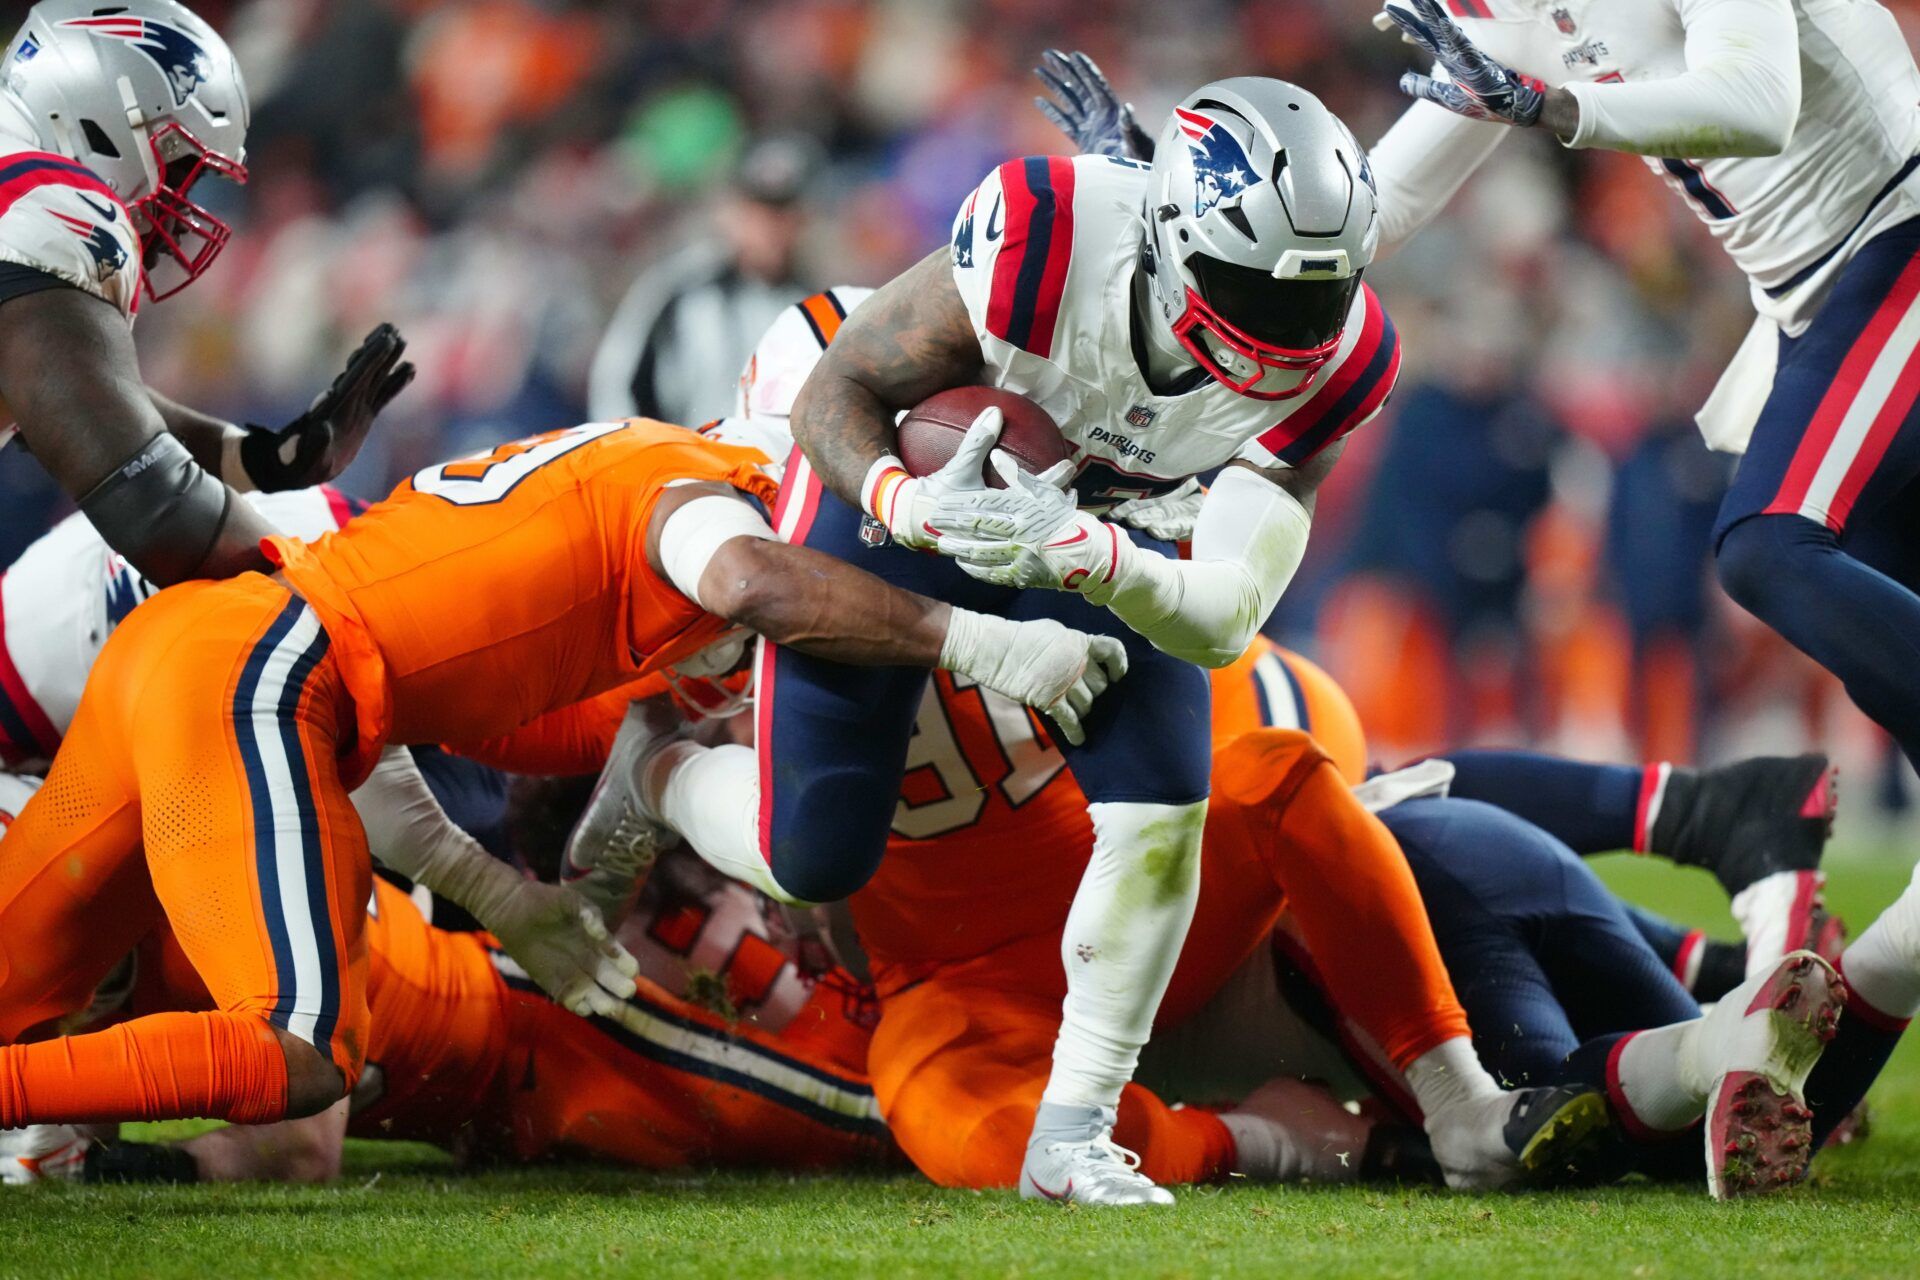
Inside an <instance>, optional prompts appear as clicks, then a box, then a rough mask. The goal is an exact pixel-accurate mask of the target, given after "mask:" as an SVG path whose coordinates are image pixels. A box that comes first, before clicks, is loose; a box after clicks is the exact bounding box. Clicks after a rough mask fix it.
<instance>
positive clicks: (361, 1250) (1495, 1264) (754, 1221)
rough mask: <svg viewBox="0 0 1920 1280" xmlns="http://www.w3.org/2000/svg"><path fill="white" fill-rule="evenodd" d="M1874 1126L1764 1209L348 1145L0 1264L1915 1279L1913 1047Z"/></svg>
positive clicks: (1845, 871)
mask: <svg viewBox="0 0 1920 1280" xmlns="http://www.w3.org/2000/svg"><path fill="white" fill-rule="evenodd" d="M1605 872H1606V874H1607V876H1608V878H1609V879H1610V880H1612V881H1613V882H1614V883H1615V884H1616V885H1619V886H1620V887H1621V888H1622V889H1623V891H1625V892H1627V893H1629V894H1630V895H1632V896H1635V897H1638V898H1641V899H1642V900H1646V901H1657V902H1658V903H1659V904H1660V905H1661V907H1662V908H1663V909H1664V910H1666V911H1668V912H1669V913H1670V914H1674V915H1677V916H1682V917H1685V918H1688V919H1692V920H1695V921H1697V922H1699V923H1701V924H1703V925H1707V926H1709V927H1716V928H1717V929H1718V931H1720V932H1722V933H1726V932H1728V931H1729V926H1728V924H1727V921H1726V914H1725V909H1724V905H1723V901H1724V900H1723V899H1722V898H1721V896H1720V894H1719V891H1718V889H1717V888H1715V887H1714V886H1713V885H1712V883H1711V882H1710V881H1708V880H1706V878H1705V877H1704V876H1700V875H1697V874H1692V873H1681V872H1674V871H1670V870H1668V869H1666V868H1664V867H1661V866H1659V865H1655V864H1650V863H1644V862H1638V861H1632V860H1616V861H1614V862H1612V863H1611V864H1610V865H1608V866H1607V867H1606V868H1605ZM1904 879H1905V871H1904V869H1903V865H1902V864H1901V863H1899V862H1897V861H1894V860H1891V859H1888V860H1872V859H1866V858H1860V857H1856V858H1836V859H1835V860H1834V870H1833V880H1834V883H1833V885H1832V886H1831V889H1830V892H1829V899H1830V901H1832V903H1833V904H1834V905H1835V906H1836V907H1837V908H1838V909H1840V910H1841V911H1843V912H1844V913H1846V914H1847V915H1848V916H1849V918H1850V919H1853V920H1855V921H1857V922H1864V921H1866V920H1870V919H1871V918H1872V917H1873V915H1874V914H1875V913H1876V912H1877V911H1878V910H1879V908H1880V906H1881V905H1883V904H1884V903H1885V902H1887V901H1890V900H1891V899H1892V897H1893V896H1894V895H1895V894H1896V893H1897V892H1898V891H1899V889H1900V888H1901V886H1902V884H1903V883H1904ZM1873 1102H1874V1107H1875V1114H1874V1131H1873V1134H1872V1136H1871V1138H1870V1139H1869V1140H1868V1141H1867V1142H1865V1143H1863V1144H1861V1145H1859V1146H1856V1147H1853V1148H1849V1149H1846V1150H1842V1151H1837V1152H1829V1153H1827V1154H1825V1155H1823V1156H1822V1157H1821V1158H1820V1160H1819V1162H1818V1163H1817V1164H1816V1166H1815V1173H1814V1177H1813V1179H1812V1181H1811V1183H1810V1184H1809V1185H1808V1186H1806V1187H1803V1188H1801V1189H1799V1190H1798V1191H1796V1192H1793V1193H1791V1194H1788V1195H1785V1196H1781V1197H1778V1198H1775V1199H1772V1200H1766V1201H1759V1202H1750V1203H1744V1204H1734V1205H1715V1204H1712V1203H1710V1202H1709V1201H1708V1200H1707V1199H1706V1197H1705V1194H1704V1191H1699V1190H1693V1189H1667V1188H1651V1187H1644V1186H1626V1187H1620V1188H1614V1189H1610V1190H1607V1191H1604V1192H1572V1193H1562V1194H1544V1193H1543V1194H1534V1195H1521V1196H1485V1197H1474V1196H1448V1195H1443V1194H1433V1193H1426V1192H1412V1193H1409V1192H1403V1191H1381V1190H1350V1191H1339V1190H1324V1189H1288V1188H1273V1187H1254V1186H1245V1185H1236V1186H1228V1187H1222V1188H1209V1189H1189V1190H1187V1191H1185V1192H1184V1193H1183V1194H1182V1196H1181V1201H1180V1204H1179V1205H1178V1206H1177V1207H1176V1208H1175V1209H1173V1210H1172V1211H1170V1212H1161V1213H1142V1212H1132V1213H1115V1212H1109V1213H1099V1212H1091V1211H1075V1210H1066V1211H1062V1210H1059V1209H1056V1208H1054V1207H1052V1206H1045V1205H1033V1204H1023V1203H1021V1202H1019V1201H1017V1200H1015V1199H1014V1198H1013V1197H1012V1196H1011V1195H1010V1194H1004V1193H972V1192H951V1191H942V1190H938V1189H936V1188H933V1187H929V1186H927V1185H925V1184H924V1183H920V1182H918V1181H916V1180H914V1179H911V1178H905V1177H893V1178H877V1177H868V1178H851V1179H827V1178H820V1179H807V1178H783V1177H754V1176H739V1175H698V1176H692V1175H681V1176H671V1177H669V1176H644V1175H635V1174H629V1173H623V1172H619V1171H611V1170H592V1169H556V1168H548V1169H539V1170H526V1171H512V1172H487V1173H472V1174H469V1173H463V1172H461V1171H459V1170H457V1169H455V1168H454V1167H453V1166H452V1164H451V1163H450V1162H449V1161H448V1160H447V1159H446V1158H445V1157H443V1156H441V1155H440V1154H439V1153H437V1152H434V1151H431V1150H428V1149H425V1148H421V1147H417V1146H408V1145H401V1144H380V1143H354V1144H352V1145H351V1148H350V1150H349V1153H348V1169H347V1176H346V1178H345V1179H344V1180H343V1181H342V1182H341V1183H340V1184H339V1185H337V1186H334V1187H329V1188H323V1189H312V1188H302V1189H291V1188H275V1187H186V1188H178V1189H131V1188H126V1189H120V1188H74V1187H40V1188H33V1189H29V1190H26V1191H19V1192H10V1193H7V1194H3V1195H0V1275H31V1276H34V1277H49V1276H69V1275H71V1276H81V1277H87V1278H88V1280H93V1278H96V1277H107V1276H120V1275H182V1276H184V1275H194V1276H204V1275H218V1276H230V1277H245V1278H247V1280H253V1278H255V1277H269V1276H283V1275H285V1276H293V1275H301V1276H341V1275H381V1276H445V1275H483V1276H488V1277H506V1276H520V1275H547V1276H564V1277H576V1276H599V1275H645V1276H649V1277H652V1276H681V1275H715V1276H740V1277H758V1276H801V1275H848V1276H884V1277H888V1278H889V1280H893V1278H897V1277H905V1276H920V1275H967V1276H979V1275H1059V1276H1072V1277H1093V1276H1109V1275H1111V1276H1143V1275H1144V1276H1213V1275H1226V1274H1245V1275H1259V1276H1282V1277H1286V1278H1287V1280H1293V1278H1294V1277H1307V1276H1323V1275H1351V1276H1406V1277H1416V1278H1418V1280H1434V1278H1436V1277H1448V1276H1472V1277H1481V1276H1497V1277H1500V1280H1521V1278H1522V1277H1528V1276H1603V1275H1604V1276H1631V1277H1642V1276H1645V1277H1669V1276H1670V1277H1680V1278H1682V1280H1705V1278H1707V1277H1714V1276H1730V1277H1740V1278H1741V1280H1749V1278H1752V1277H1762V1276H1773V1275H1792V1274H1805V1275H1819V1276H1822V1277H1845V1276H1912V1275H1914V1274H1916V1273H1920V1210H1916V1207H1915V1206H1916V1204H1920V1046H1916V1044H1915V1043H1908V1044H1906V1045H1904V1046H1903V1047H1902V1049H1901V1052H1900V1053H1899V1055H1898V1056H1897V1057H1896V1058H1895V1059H1894V1063H1893V1065H1892V1067H1891V1068H1890V1070H1889V1072H1888V1074H1887V1076H1886V1077H1885V1078H1883V1079H1882V1081H1881V1083H1880V1086H1879V1088H1878V1089H1877V1090H1876V1091H1875V1093H1874V1097H1873Z"/></svg>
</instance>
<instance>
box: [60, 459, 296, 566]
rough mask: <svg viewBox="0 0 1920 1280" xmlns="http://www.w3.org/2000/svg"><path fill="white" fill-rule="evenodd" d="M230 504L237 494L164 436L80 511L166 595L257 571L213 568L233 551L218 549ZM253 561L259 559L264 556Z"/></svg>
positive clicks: (96, 490) (114, 474)
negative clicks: (195, 582) (201, 581)
mask: <svg viewBox="0 0 1920 1280" xmlns="http://www.w3.org/2000/svg"><path fill="white" fill-rule="evenodd" d="M232 500H233V493H232V491H231V490H229V489H228V488H227V486H226V485H224V484H222V483H220V481H218V480H216V479H214V478H213V477H212V476H210V475H208V474H207V473H206V471H204V470H202V469H201V466H200V464H199V463H197V462H195V461H194V460H193V455H192V454H190V453H188V452H187V447H186V446H185V445H183V444H181V443H180V441H179V440H178V438H176V437H174V436H172V435H168V434H166V433H165V432H162V433H161V434H159V435H157V436H155V437H153V439H151V440H149V441H147V442H146V444H144V445H142V446H141V447H140V449H139V450H138V451H137V452H136V453H134V455H133V456H132V457H130V458H128V459H127V460H126V461H124V462H122V463H121V464H120V465H119V466H117V467H115V468H114V469H113V470H112V471H110V472H108V473H107V477H106V479H104V480H102V481H101V482H100V483H99V484H96V485H95V486H93V488H92V489H91V490H89V491H88V492H87V494H86V496H85V497H83V498H81V499H80V510H81V511H83V512H85V513H86V517H87V519H88V520H89V521H91V522H92V523H93V527H94V529H95V530H97V531H98V532H99V534H100V536H101V537H102V538H104V539H106V542H107V545H108V546H110V547H112V548H113V549H114V550H115V551H118V552H119V553H120V554H121V555H123V556H125V557H126V558H127V562H128V563H129V564H131V565H132V566H133V567H134V568H136V569H138V570H139V571H140V574H141V576H142V577H144V578H146V579H147V581H149V582H152V583H155V584H156V585H158V586H162V587H166V586H172V585H173V584H174V583H176V582H186V581H188V580H189V579H192V578H205V577H209V576H223V575H224V574H226V573H232V572H238V571H239V570H240V569H241V568H249V567H252V566H250V565H246V564H244V562H235V563H230V564H225V565H223V567H221V568H220V569H217V570H216V569H214V568H210V567H209V566H210V565H211V563H212V562H213V561H214V560H215V559H216V549H219V550H220V551H222V552H228V551H230V550H231V549H230V548H220V542H221V538H222V534H223V533H224V532H225V530H226V526H227V504H228V503H229V502H231V501H232ZM253 554H254V555H255V556H256V557H257V556H259V554H260V552H259V548H257V547H255V548H253ZM218 559H220V560H221V561H231V560H234V557H232V556H230V555H228V554H222V555H220V556H218ZM260 563H261V564H264V563H265V560H264V559H262V560H261V561H260Z"/></svg>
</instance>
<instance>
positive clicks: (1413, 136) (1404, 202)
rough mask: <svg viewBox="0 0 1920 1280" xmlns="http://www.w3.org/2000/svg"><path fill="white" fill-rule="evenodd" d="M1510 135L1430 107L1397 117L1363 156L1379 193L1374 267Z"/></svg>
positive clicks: (1444, 203) (1502, 127) (1418, 107)
mask: <svg viewBox="0 0 1920 1280" xmlns="http://www.w3.org/2000/svg"><path fill="white" fill-rule="evenodd" d="M1511 132H1512V129H1510V128H1509V127H1508V126H1506V125H1504V124H1494V123H1491V122H1489V121H1485V120H1469V119H1467V118H1466V117H1465V116H1460V115H1456V114H1454V113H1453V112H1451V111H1449V110H1447V109H1446V108H1445V107H1442V106H1439V105H1437V104H1435V103H1432V102H1416V103H1414V104H1413V105H1412V106H1411V107H1409V108H1407V110H1406V111H1404V112H1402V113H1401V115H1400V118H1399V119H1398V120H1396V121H1394V123H1393V127H1392V128H1391V129H1388V130H1387V132H1386V133H1385V134H1384V135H1383V136H1382V137H1381V139H1380V141H1378V142H1376V143H1374V144H1373V149H1372V150H1371V151H1369V152H1368V153H1367V163H1368V165H1369V166H1371V168H1372V169H1373V181H1374V185H1375V187H1376V188H1378V190H1379V192H1380V248H1379V250H1378V252H1376V253H1375V254H1374V261H1376V262H1378V261H1379V260H1380V259H1382V258H1384V257H1386V256H1387V255H1388V254H1390V253H1392V252H1393V251H1394V250H1396V249H1398V248H1399V247H1400V246H1401V245H1403V244H1405V243H1406V242H1407V240H1408V239H1409V238H1411V237H1412V235H1413V233H1414V232H1416V231H1418V230H1420V228H1422V227H1424V226H1426V225H1427V224H1428V223H1429V222H1431V221H1433V219H1434V218H1435V217H1436V216H1437V215H1438V214H1439V212H1440V211H1441V210H1442V209H1444V208H1446V206H1447V202H1448V201H1449V200H1451V199H1453V197H1454V194H1455V193H1456V192H1458V191H1459V190H1460V188H1461V186H1462V185H1463V184H1464V183H1465V182H1466V180H1467V179H1468V178H1469V177H1471V176H1472V175H1473V171H1474V170H1475V169H1477V168H1479V167H1480V165H1481V164H1482V163H1483V162H1484V161H1485V160H1486V158H1487V157H1488V156H1490V155H1492V154H1493V149H1494V148H1495V147H1497V146H1499V145H1500V140H1501V139H1502V138H1505V137H1506V136H1507V135H1508V134H1509V133H1511Z"/></svg>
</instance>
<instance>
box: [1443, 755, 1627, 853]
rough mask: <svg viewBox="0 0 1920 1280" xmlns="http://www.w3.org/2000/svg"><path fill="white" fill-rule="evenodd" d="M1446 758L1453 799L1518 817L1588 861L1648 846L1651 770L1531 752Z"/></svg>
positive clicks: (1448, 756) (1449, 756) (1450, 792)
mask: <svg viewBox="0 0 1920 1280" xmlns="http://www.w3.org/2000/svg"><path fill="white" fill-rule="evenodd" d="M1446 759H1447V760H1448V761H1449V762H1451V763H1452V765H1453V768H1454V775H1453V787H1452V789H1451V790H1450V791H1449V794H1450V795H1455V796H1459V797H1461V798H1462V799H1465V800H1484V801H1486V802H1487V803H1488V804H1491V805H1497V806H1498V807H1500V808H1502V809H1505V810H1506V811H1507V812H1508V813H1512V814H1517V815H1518V816H1520V817H1522V818H1525V819H1526V820H1527V821H1528V822H1531V823H1533V824H1534V825H1535V826H1537V827H1543V828H1545V829H1546V830H1547V831H1549V832H1551V833H1552V834H1553V835H1555V836H1557V837H1559V838H1560V840H1561V841H1562V842H1564V843H1565V844H1567V845H1568V846H1569V847H1571V848H1572V849H1573V851H1574V852H1575V853H1577V854H1580V855H1581V856H1582V857H1585V856H1587V855H1588V854H1594V853H1612V852H1613V851H1615V850H1616V849H1633V848H1638V847H1642V843H1641V842H1640V841H1639V840H1638V835H1639V831H1638V824H1639V820H1640V816H1641V815H1640V791H1641V783H1642V782H1643V780H1644V779H1645V777H1646V772H1647V771H1646V770H1645V769H1642V768H1639V767H1637V766H1632V765H1617V764H1585V763H1583V762H1581V761H1578V760H1562V759H1560V758H1559V757H1557V756H1546V755H1537V754H1535V753H1533V752H1531V751H1455V752H1449V753H1448V754H1447V756H1446Z"/></svg>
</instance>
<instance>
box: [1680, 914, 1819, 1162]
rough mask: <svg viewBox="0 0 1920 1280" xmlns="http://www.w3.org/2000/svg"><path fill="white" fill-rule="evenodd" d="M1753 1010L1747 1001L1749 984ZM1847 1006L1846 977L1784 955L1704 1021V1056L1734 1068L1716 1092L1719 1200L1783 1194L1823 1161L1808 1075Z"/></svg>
mask: <svg viewBox="0 0 1920 1280" xmlns="http://www.w3.org/2000/svg"><path fill="white" fill-rule="evenodd" d="M1754 988H1757V989H1755V990H1754V992H1753V995H1752V997H1751V998H1750V999H1748V1000H1746V1002H1745V1008H1744V1009H1741V1008H1740V1007H1739V1006H1738V1003H1737V1002H1738V1001H1739V1000H1740V998H1741V996H1742V995H1744V993H1745V992H1746V991H1748V990H1749V989H1754ZM1845 1003H1846V997H1845V992H1844V988H1843V987H1842V985H1841V982H1840V976H1839V974H1837V973H1835V972H1834V969H1833V966H1832V965H1830V964H1828V963H1827V962H1826V961H1825V960H1822V959H1821V958H1820V957H1818V956H1816V955H1814V954H1812V953H1811V952H1807V951H1800V952H1795V953H1794V954H1792V955H1789V956H1786V957H1785V958H1783V959H1782V960H1780V961H1779V962H1778V963H1777V964H1776V965H1775V966H1774V968H1773V970H1772V972H1771V973H1769V974H1766V975H1763V976H1762V977H1760V978H1757V979H1754V980H1751V981H1750V982H1749V983H1747V984H1745V985H1743V986H1742V987H1741V989H1740V990H1739V991H1737V992H1735V993H1734V994H1733V995H1732V996H1730V997H1729V998H1728V999H1727V1000H1725V1001H1722V1002H1721V1003H1720V1004H1719V1005H1717V1006H1715V1007H1714V1009H1713V1010H1712V1011H1711V1012H1709V1013H1708V1014H1707V1015H1706V1017H1704V1018H1702V1019H1701V1030H1702V1032H1703V1033H1712V1039H1711V1041H1710V1042H1705V1043H1702V1044H1700V1046H1699V1048H1698V1049H1697V1051H1696V1053H1697V1059H1702V1060H1704V1059H1718V1060H1719V1061H1718V1065H1720V1066H1722V1067H1724V1068H1725V1069H1724V1070H1721V1071H1720V1072H1719V1073H1718V1075H1717V1076H1716V1077H1715V1079H1714V1080H1713V1084H1712V1088H1711V1090H1710V1091H1709V1093H1708V1095H1707V1117H1706V1149H1707V1151H1706V1154H1707V1189H1708V1190H1709V1191H1710V1192H1711V1193H1712V1195H1713V1198H1714V1199H1716V1200H1726V1199H1730V1198H1732V1197H1734V1196H1748V1195H1762V1194H1765V1193H1767V1192H1770V1191H1779V1190H1782V1189H1784V1188H1786V1187H1790V1186H1792V1185H1794V1184H1795V1183H1797V1182H1799V1181H1800V1180H1801V1179H1802V1178H1804V1177H1805V1176H1806V1173H1807V1165H1808V1163H1809V1162H1810V1161H1811V1160H1812V1159H1813V1110H1812V1108H1810V1107H1808V1105H1807V1099H1806V1087H1807V1076H1808V1075H1809V1074H1810V1073H1811V1072H1812V1071H1813V1068H1814V1064H1815V1063H1817V1062H1819V1060H1820V1054H1821V1053H1822V1051H1823V1050H1825V1048H1826V1046H1827V1042H1828V1041H1829V1040H1832V1039H1833V1035H1834V1032H1835V1030H1837V1029H1838V1026H1839V1021H1840V1010H1841V1008H1842V1006H1843V1005H1844V1004H1845Z"/></svg>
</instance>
